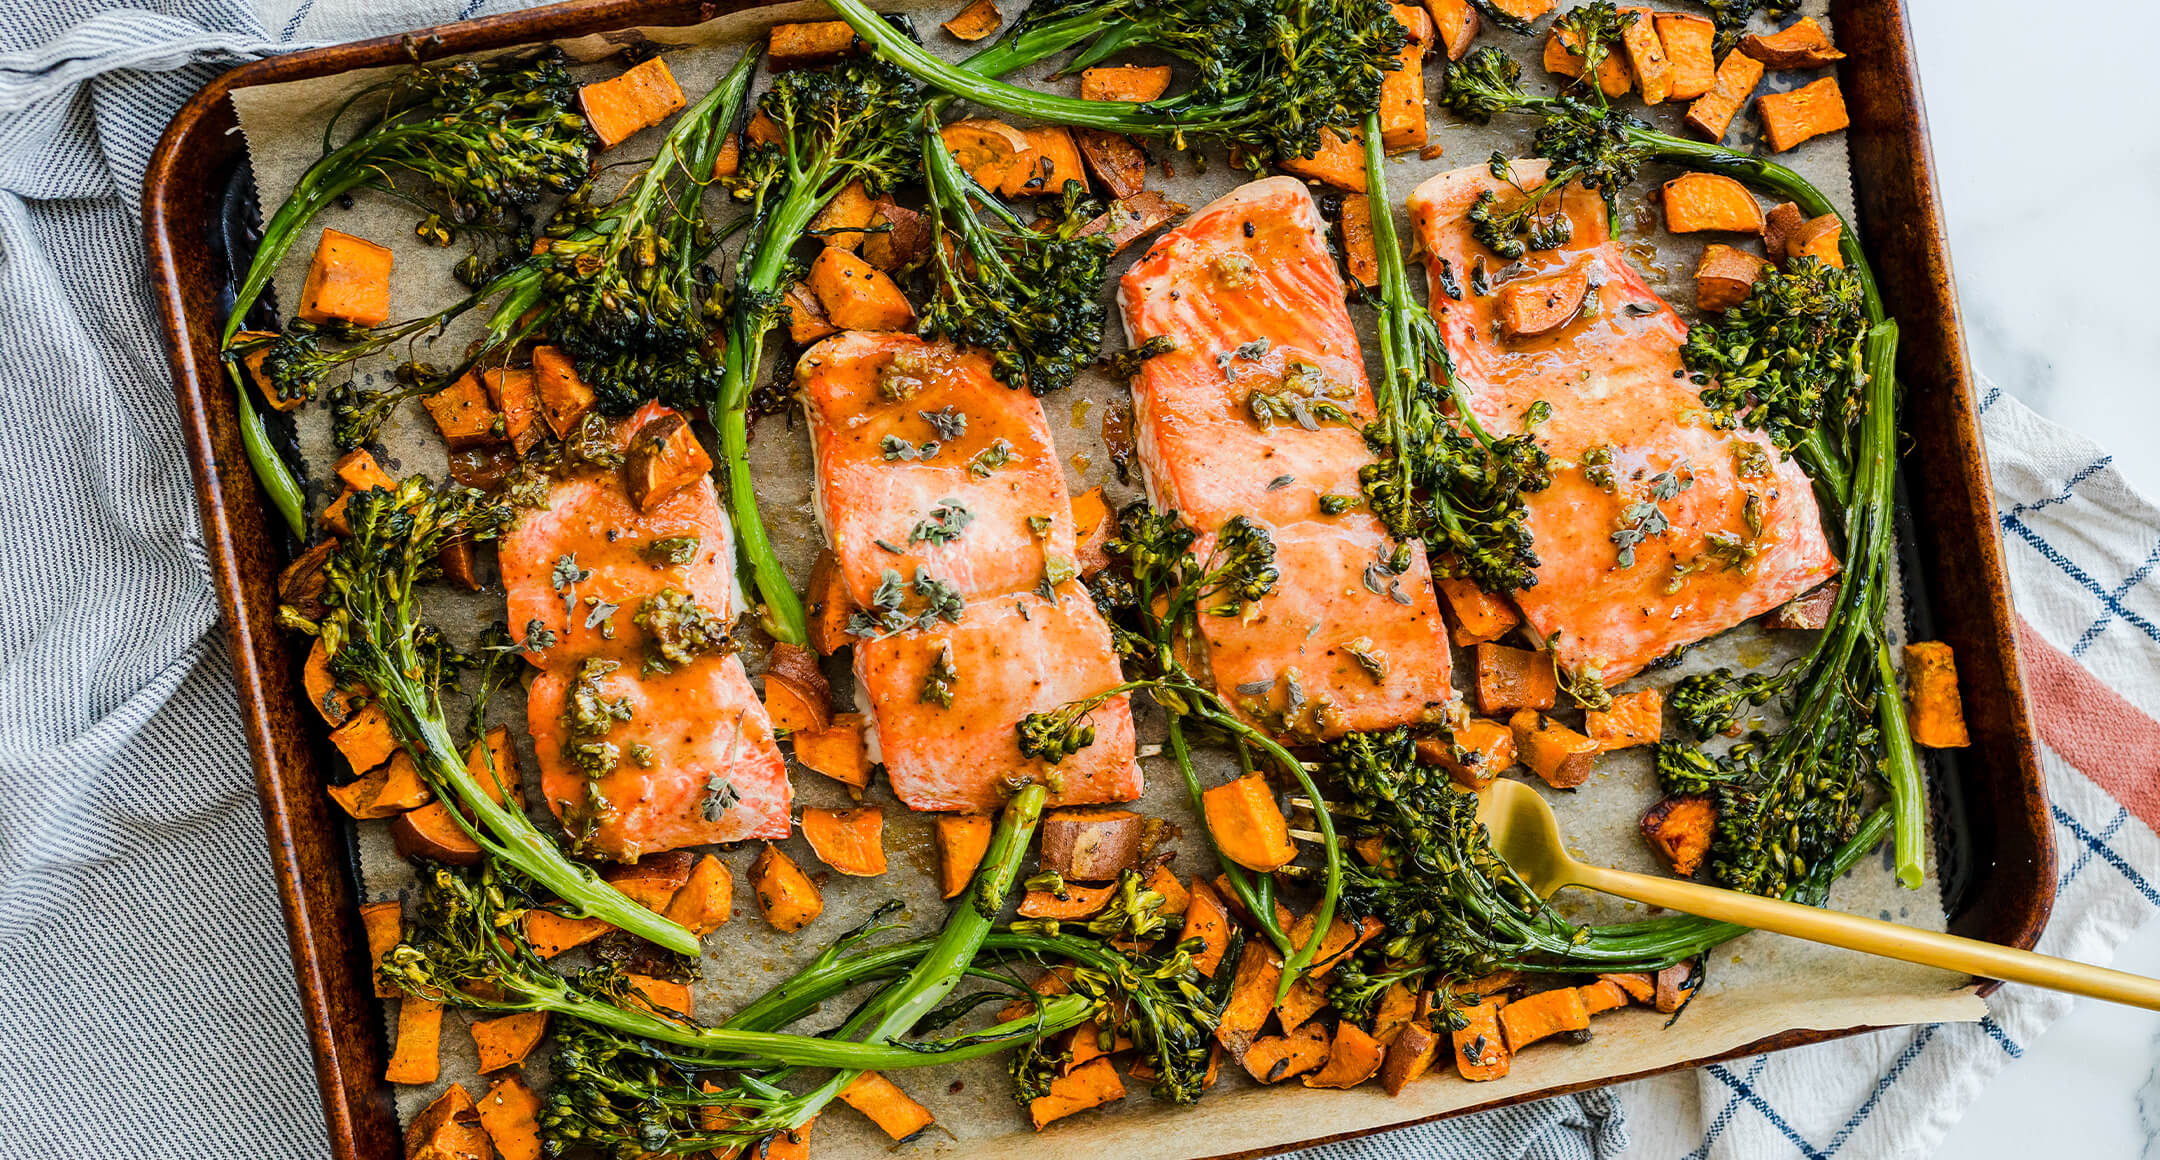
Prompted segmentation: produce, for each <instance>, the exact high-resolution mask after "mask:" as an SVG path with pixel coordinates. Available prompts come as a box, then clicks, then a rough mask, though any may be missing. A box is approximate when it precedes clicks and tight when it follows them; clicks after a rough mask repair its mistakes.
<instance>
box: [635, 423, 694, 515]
mask: <svg viewBox="0 0 2160 1160" xmlns="http://www.w3.org/2000/svg"><path fill="white" fill-rule="evenodd" d="M712 468H713V462H712V456H710V455H707V454H706V453H705V448H704V446H703V445H701V444H700V443H698V439H697V433H696V432H694V431H692V430H690V422H689V420H687V419H684V418H683V417H682V416H681V415H677V414H672V413H671V414H666V415H661V416H659V417H658V418H655V419H653V420H652V421H651V422H648V423H646V424H645V425H644V426H643V427H640V428H638V432H637V434H636V435H634V436H632V437H631V439H630V450H629V451H628V452H627V453H626V454H625V455H624V456H623V478H624V481H625V485H626V487H627V489H628V491H629V492H630V501H631V502H632V503H635V504H636V505H637V506H638V510H639V511H641V512H650V511H652V510H653V509H654V508H656V507H658V506H660V504H661V503H662V502H663V501H665V500H667V499H668V498H669V497H670V496H673V495H674V494H675V493H676V492H678V491H681V490H682V489H684V488H686V487H689V486H690V485H691V484H694V483H696V482H698V481H699V480H701V479H704V478H705V477H706V476H708V475H711V474H712Z"/></svg>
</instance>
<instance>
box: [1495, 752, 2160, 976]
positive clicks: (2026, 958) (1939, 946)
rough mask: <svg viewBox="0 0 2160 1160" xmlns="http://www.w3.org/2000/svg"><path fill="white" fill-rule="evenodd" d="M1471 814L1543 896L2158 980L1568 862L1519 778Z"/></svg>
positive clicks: (1852, 946)
mask: <svg viewBox="0 0 2160 1160" xmlns="http://www.w3.org/2000/svg"><path fill="white" fill-rule="evenodd" d="M1478 820H1479V821H1480V822H1483V823H1484V824H1485V828H1486V830H1487V831H1488V832H1489V833H1490V834H1491V835H1492V844H1493V849H1494V850H1495V851H1496V852H1497V853H1498V854H1499V855H1500V857H1501V858H1502V859H1503V860H1504V861H1506V862H1507V864H1508V865H1509V866H1511V867H1513V868H1514V870H1515V873H1516V874H1518V875H1520V876H1521V877H1522V880H1523V881H1524V882H1525V883H1527V884H1528V885H1529V887H1530V889H1532V890H1534V891H1536V892H1537V894H1538V896H1539V897H1540V898H1550V897H1551V896H1552V895H1553V893H1554V892H1555V891H1557V890H1559V889H1560V888H1561V887H1563V886H1581V887H1584V888H1586V889H1590V890H1596V891H1599V892H1601V893H1604V894H1613V895H1618V896H1619V897H1621V898H1627V899H1632V900H1634V901H1636V902H1641V903H1646V904H1648V905H1650V906H1662V907H1664V908H1665V909H1667V910H1677V911H1679V912H1681V913H1682V914H1692V915H1697V916H1699V917H1702V918H1709V919H1716V920H1718V921H1721V922H1735V923H1739V924H1740V925H1742V926H1748V927H1753V928H1755V929H1756V930H1768V931H1776V932H1777V933H1779V934H1783V935H1790V936H1792V937H1793V938H1801V939H1806V940H1808V941H1809V942H1819V943H1827V944H1828V945H1830V946H1834V947H1844V948H1846V949H1847V950H1855V951H1859V952H1861V953H1862V954H1870V955H1881V956H1883V957H1884V958H1891V959H1901V960H1903V961H1905V962H1908V963H1920V964H1922V965H1924V966H1930V967H1942V968H1943V969H1945V970H1951V971H1960V972H1963V973H1964V974H1968V975H1978V976H1981V977H1984V978H1989V979H2002V980H2005V981H2007V982H2012V983H2027V984H2030V985H2032V986H2035V987H2046V988H2048V989H2050V990H2054V991H2068V992H2069V993H2071V994H2073V995H2086V996H2090V997H2092V998H2095V999H2106V1000H2108V1001H2110V1002H2114V1003H2127V1004H2130V1005H2131V1006H2133V1007H2145V1008H2150V1009H2153V1010H2160V980H2155V979H2148V978H2145V977H2143V976H2141V975H2133V974H2130V973H2128V972H2126V971H2111V970H2108V969H2107V968H2105V967H2095V966H2090V965H2088V964H2085V963H2079V962H2073V961H2071V960H2069V959H2058V958H2055V957H2053V956H2051V955H2041V954H2034V953H2033V952H2031V951H2021V950H2016V949H2013V948H2011V947H2006V946H1997V945H1996V944H1994V943H1990V942H1981V941H1980V940H1978V939H1970V938H1960V937H1958V936H1957V935H1954V934H1937V933H1935V932H1934V931H1926V930H1914V929H1913V928H1911V927H1905V926H1899V925H1897V924H1896V923H1890V922H1881V921H1878V920H1876V919H1872V918H1861V917H1860V916H1859V915H1855V914H1843V913H1840V912H1838V911H1835V910H1823V909H1818V908H1816V907H1813V906H1802V905H1800V904H1798V903H1794V902H1783V901H1780V900H1778V899H1775V898H1758V897H1756V896H1755V895H1752V894H1742V893H1740V892H1738V891H1736V890H1721V889H1719V888H1717V887H1715V886H1704V885H1701V884H1700V883H1695V882H1684V881H1682V880H1680V879H1677V878H1661V877H1658V876H1656V875H1651V874H1636V873H1632V872H1630V871H1627V870H1613V869H1609V868H1607V867H1604V866H1592V865H1589V864H1588V863H1584V862H1578V861H1576V860H1575V859H1574V858H1571V857H1569V856H1568V852H1567V846H1566V844H1565V843H1563V842H1562V841H1561V839H1560V823H1559V821H1558V819H1556V818H1554V817H1553V812H1552V807H1551V806H1549V805H1547V804H1546V802H1545V799H1544V797H1543V796H1542V795H1540V794H1539V793H1538V791H1536V790H1535V789H1532V788H1531V787H1529V786H1528V785H1525V784H1523V783H1522V782H1519V781H1511V780H1509V779H1507V778H1501V779H1500V780H1498V781H1495V782H1493V783H1492V784H1491V785H1490V786H1487V787H1486V788H1485V789H1484V790H1481V791H1480V792H1479V794H1478Z"/></svg>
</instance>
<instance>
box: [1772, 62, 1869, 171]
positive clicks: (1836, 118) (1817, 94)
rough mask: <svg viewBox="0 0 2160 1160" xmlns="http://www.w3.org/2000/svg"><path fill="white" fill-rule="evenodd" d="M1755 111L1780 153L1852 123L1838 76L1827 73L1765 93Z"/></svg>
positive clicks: (1774, 147)
mask: <svg viewBox="0 0 2160 1160" xmlns="http://www.w3.org/2000/svg"><path fill="white" fill-rule="evenodd" d="M1755 111H1756V112H1757V113H1758V114H1760V115H1761V116H1762V124H1763V137H1764V138H1765V139H1767V140H1768V141H1769V142H1770V148H1771V149H1772V150H1773V151H1775V152H1778V153H1783V152H1785V151H1786V150H1788V149H1794V148H1798V147H1799V146H1800V145H1801V144H1802V143H1803V142H1806V141H1809V140H1812V139H1814V138H1816V137H1820V136H1822V135H1823V134H1825V133H1835V132H1837V131H1838V130H1840V129H1843V128H1845V127H1846V126H1848V125H1850V124H1852V117H1851V116H1849V115H1848V114H1847V113H1846V112H1845V92H1844V90H1842V89H1840V88H1838V82H1837V78H1836V77H1824V78H1822V79H1821V80H1819V81H1816V82H1815V83H1814V84H1811V85H1805V86H1803V87H1801V88H1797V89H1794V90H1793V91H1791V92H1789V93H1765V94H1763V95H1762V96H1761V97H1759V98H1757V99H1756V101H1755Z"/></svg>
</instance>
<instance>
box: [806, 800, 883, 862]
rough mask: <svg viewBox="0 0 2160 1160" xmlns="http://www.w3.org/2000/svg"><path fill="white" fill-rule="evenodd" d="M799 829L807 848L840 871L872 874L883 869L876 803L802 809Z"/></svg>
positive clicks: (879, 811) (880, 815) (880, 821)
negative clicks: (808, 846) (836, 808)
mask: <svg viewBox="0 0 2160 1160" xmlns="http://www.w3.org/2000/svg"><path fill="white" fill-rule="evenodd" d="M802 833H803V838H804V840H805V841H808V842H809V843H810V849H812V850H813V851H815V852H816V853H817V856H818V857H819V858H822V859H824V861H825V864H826V865H827V866H830V867H832V868H833V869H835V870H838V871H839V872H841V873H842V874H846V875H848V876H850V877H853V878H875V877H877V876H878V875H880V874H883V873H884V872H885V811H884V810H882V809H879V808H878V807H877V806H861V807H858V808H856V809H852V810H833V809H819V808H816V807H813V808H810V809H806V810H804V811H803V816H802Z"/></svg>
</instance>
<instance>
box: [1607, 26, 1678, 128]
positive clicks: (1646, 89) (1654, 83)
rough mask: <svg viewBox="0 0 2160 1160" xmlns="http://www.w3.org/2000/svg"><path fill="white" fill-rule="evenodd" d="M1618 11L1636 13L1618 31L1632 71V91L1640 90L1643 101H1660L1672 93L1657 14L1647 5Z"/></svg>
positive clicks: (1646, 103)
mask: <svg viewBox="0 0 2160 1160" xmlns="http://www.w3.org/2000/svg"><path fill="white" fill-rule="evenodd" d="M1620 11H1621V12H1622V13H1623V14H1630V15H1633V16H1634V17H1635V19H1634V20H1632V21H1629V22H1628V25H1627V27H1626V28H1625V29H1623V30H1622V31H1621V34H1620V45H1621V48H1622V49H1623V50H1624V51H1625V52H1626V53H1627V58H1628V69H1629V71H1631V72H1633V73H1634V74H1635V91H1636V92H1638V93H1641V94H1642V101H1643V104H1645V105H1662V104H1664V103H1665V102H1666V100H1667V99H1668V98H1670V97H1671V96H1672V71H1673V66H1672V58H1671V57H1670V56H1667V55H1666V53H1665V42H1664V41H1663V40H1661V39H1659V38H1658V32H1657V19H1656V16H1655V14H1654V13H1652V12H1651V11H1650V10H1649V9H1648V8H1622V9H1620Z"/></svg>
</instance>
